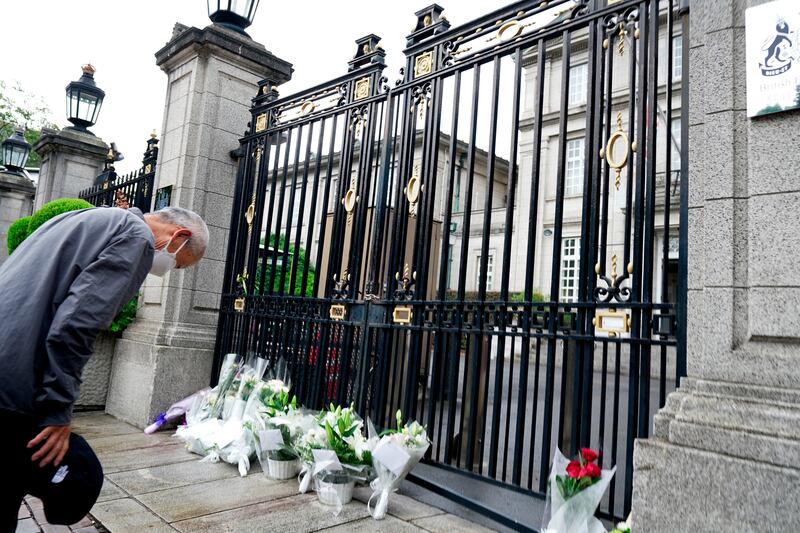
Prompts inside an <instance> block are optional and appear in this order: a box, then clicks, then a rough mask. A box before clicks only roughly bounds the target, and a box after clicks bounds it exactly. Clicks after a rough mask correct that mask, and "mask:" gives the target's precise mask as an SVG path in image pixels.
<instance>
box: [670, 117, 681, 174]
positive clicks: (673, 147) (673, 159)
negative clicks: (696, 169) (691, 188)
mask: <svg viewBox="0 0 800 533" xmlns="http://www.w3.org/2000/svg"><path fill="white" fill-rule="evenodd" d="M669 129H670V134H671V138H670V140H669V148H670V151H671V153H672V155H671V156H670V166H671V168H670V170H680V169H681V119H680V118H679V117H678V118H673V119H672V121H670V126H669Z"/></svg>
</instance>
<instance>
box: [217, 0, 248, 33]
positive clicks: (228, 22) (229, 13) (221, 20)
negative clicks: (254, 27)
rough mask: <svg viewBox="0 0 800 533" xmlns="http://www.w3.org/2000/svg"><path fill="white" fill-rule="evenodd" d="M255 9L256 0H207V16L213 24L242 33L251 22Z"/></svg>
mask: <svg viewBox="0 0 800 533" xmlns="http://www.w3.org/2000/svg"><path fill="white" fill-rule="evenodd" d="M256 9H258V0H208V18H210V19H211V21H212V22H213V23H214V24H219V25H220V26H224V27H226V28H228V29H229V30H233V31H235V32H238V33H241V34H244V35H247V33H246V32H245V31H244V29H245V28H246V27H248V26H249V25H250V24H252V23H253V17H255V15H256ZM247 36H248V37H250V36H249V35H247Z"/></svg>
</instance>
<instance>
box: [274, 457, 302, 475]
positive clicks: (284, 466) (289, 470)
mask: <svg viewBox="0 0 800 533" xmlns="http://www.w3.org/2000/svg"><path fill="white" fill-rule="evenodd" d="M267 463H268V464H269V467H268V468H269V477H271V478H272V479H292V478H293V477H295V476H296V475H297V474H298V472H300V461H299V460H298V459H293V460H291V461H276V460H275V459H267Z"/></svg>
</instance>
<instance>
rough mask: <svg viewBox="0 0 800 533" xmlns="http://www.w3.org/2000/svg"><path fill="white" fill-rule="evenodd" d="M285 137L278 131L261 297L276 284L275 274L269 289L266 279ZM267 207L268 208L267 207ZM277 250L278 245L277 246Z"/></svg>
mask: <svg viewBox="0 0 800 533" xmlns="http://www.w3.org/2000/svg"><path fill="white" fill-rule="evenodd" d="M282 137H283V132H282V131H278V132H277V133H276V134H275V157H274V159H273V161H272V181H271V182H270V188H269V208H268V209H267V218H266V235H265V236H264V239H265V240H264V255H263V257H262V258H261V276H260V279H259V284H258V286H259V287H261V291H260V293H261V295H262V296H263V295H264V294H272V292H273V291H272V289H273V285H274V282H273V281H272V278H274V277H275V276H274V274H273V275H272V276H271V279H270V285H269V288H267V285H266V278H267V270H268V269H267V260H268V258H269V255H270V254H269V248H270V238H271V236H272V219H273V217H274V216H275V213H274V209H275V197H276V195H277V194H278V191H277V188H276V187H277V186H278V185H277V184H278V167H279V165H280V155H281V153H280V152H281V144H282V143H281V138H282ZM265 207H266V206H265ZM275 248H276V249H277V244H276V245H275Z"/></svg>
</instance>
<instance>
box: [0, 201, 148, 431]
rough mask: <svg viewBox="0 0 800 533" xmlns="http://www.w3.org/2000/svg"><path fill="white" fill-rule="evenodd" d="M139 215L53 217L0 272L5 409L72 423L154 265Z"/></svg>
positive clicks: (105, 211)
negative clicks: (103, 344)
mask: <svg viewBox="0 0 800 533" xmlns="http://www.w3.org/2000/svg"><path fill="white" fill-rule="evenodd" d="M153 250H154V240H153V232H152V231H151V230H150V228H149V227H148V226H147V224H145V222H144V218H143V217H142V213H141V211H139V210H138V209H135V208H133V209H130V210H127V211H126V210H123V209H118V208H116V207H112V208H94V209H83V210H81V211H72V212H69V213H65V214H63V215H60V216H58V217H55V218H53V219H52V220H50V221H48V222H47V223H45V224H43V225H42V226H41V227H40V228H39V229H37V230H36V231H35V232H34V233H33V234H32V235H31V236H29V237H28V238H27V239H26V240H25V241H24V242H23V243H22V244H21V245H20V246H19V247H18V248H17V249H16V250H15V251H14V253H13V254H11V256H10V257H9V258H8V259H7V260H6V261H5V263H3V265H2V266H0V409H5V410H9V411H15V412H18V413H22V414H26V415H33V416H34V417H35V418H36V420H37V422H38V423H39V424H40V425H41V426H46V425H57V424H67V423H69V421H70V419H71V418H72V404H73V403H74V402H75V399H76V398H77V397H78V389H79V387H80V383H81V374H82V372H83V367H84V365H85V364H86V361H88V359H89V357H91V355H92V351H93V349H94V341H95V339H96V337H97V335H98V333H99V332H100V331H103V330H105V329H106V328H108V326H109V324H111V321H112V320H113V319H114V316H116V314H117V313H118V312H119V310H120V309H121V308H122V307H123V306H124V305H125V304H126V303H127V302H128V301H130V299H131V298H132V297H133V296H134V295H135V294H136V291H137V290H138V289H139V286H140V285H141V284H142V282H143V281H144V278H145V276H147V273H148V271H149V270H150V266H151V265H152V262H153Z"/></svg>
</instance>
